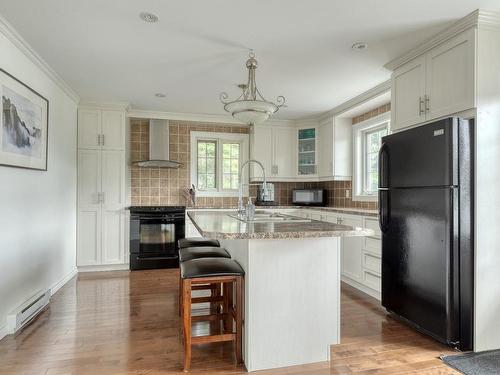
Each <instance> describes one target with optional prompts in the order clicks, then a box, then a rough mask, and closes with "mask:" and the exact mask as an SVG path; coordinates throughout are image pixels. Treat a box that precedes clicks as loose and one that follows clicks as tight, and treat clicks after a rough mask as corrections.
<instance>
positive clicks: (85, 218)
mask: <svg viewBox="0 0 500 375" xmlns="http://www.w3.org/2000/svg"><path fill="white" fill-rule="evenodd" d="M100 191H101V156H100V151H99V150H79V151H78V207H79V208H78V233H77V241H78V254H77V265H78V266H91V265H96V264H99V263H100V261H101V230H100V228H101V204H100V195H99V193H100Z"/></svg>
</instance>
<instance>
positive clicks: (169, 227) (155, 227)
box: [130, 216, 184, 257]
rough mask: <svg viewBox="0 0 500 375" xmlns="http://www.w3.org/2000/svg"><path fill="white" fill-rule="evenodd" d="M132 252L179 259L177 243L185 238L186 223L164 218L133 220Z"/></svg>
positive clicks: (131, 232) (131, 233) (153, 217)
mask: <svg viewBox="0 0 500 375" xmlns="http://www.w3.org/2000/svg"><path fill="white" fill-rule="evenodd" d="M130 224H131V228H130V229H131V231H130V236H131V238H130V239H131V241H130V245H131V246H130V252H131V253H133V254H140V255H143V256H144V255H154V256H165V257H177V256H178V253H177V241H178V240H179V239H180V238H183V237H184V222H183V221H182V220H175V219H172V218H169V217H164V216H157V217H155V216H151V217H144V216H142V217H139V218H131V222H130Z"/></svg>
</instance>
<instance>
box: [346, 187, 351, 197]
mask: <svg viewBox="0 0 500 375" xmlns="http://www.w3.org/2000/svg"><path fill="white" fill-rule="evenodd" d="M345 197H346V198H350V197H351V191H350V190H349V189H346V191H345Z"/></svg>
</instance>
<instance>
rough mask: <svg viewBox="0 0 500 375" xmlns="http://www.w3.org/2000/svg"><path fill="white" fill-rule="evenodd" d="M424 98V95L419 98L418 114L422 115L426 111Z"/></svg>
mask: <svg viewBox="0 0 500 375" xmlns="http://www.w3.org/2000/svg"><path fill="white" fill-rule="evenodd" d="M423 107H424V100H423V99H422V97H419V98H418V114H419V115H420V116H422V115H423V114H424V113H425V112H424V108H423Z"/></svg>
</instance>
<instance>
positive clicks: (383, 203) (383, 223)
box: [378, 190, 390, 233]
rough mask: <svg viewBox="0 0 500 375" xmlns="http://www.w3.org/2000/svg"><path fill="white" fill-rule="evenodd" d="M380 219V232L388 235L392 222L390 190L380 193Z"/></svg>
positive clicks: (380, 191)
mask: <svg viewBox="0 0 500 375" xmlns="http://www.w3.org/2000/svg"><path fill="white" fill-rule="evenodd" d="M378 217H379V219H378V220H379V226H380V231H381V232H382V233H386V232H387V230H388V229H389V220H390V202H389V190H379V191H378Z"/></svg>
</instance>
